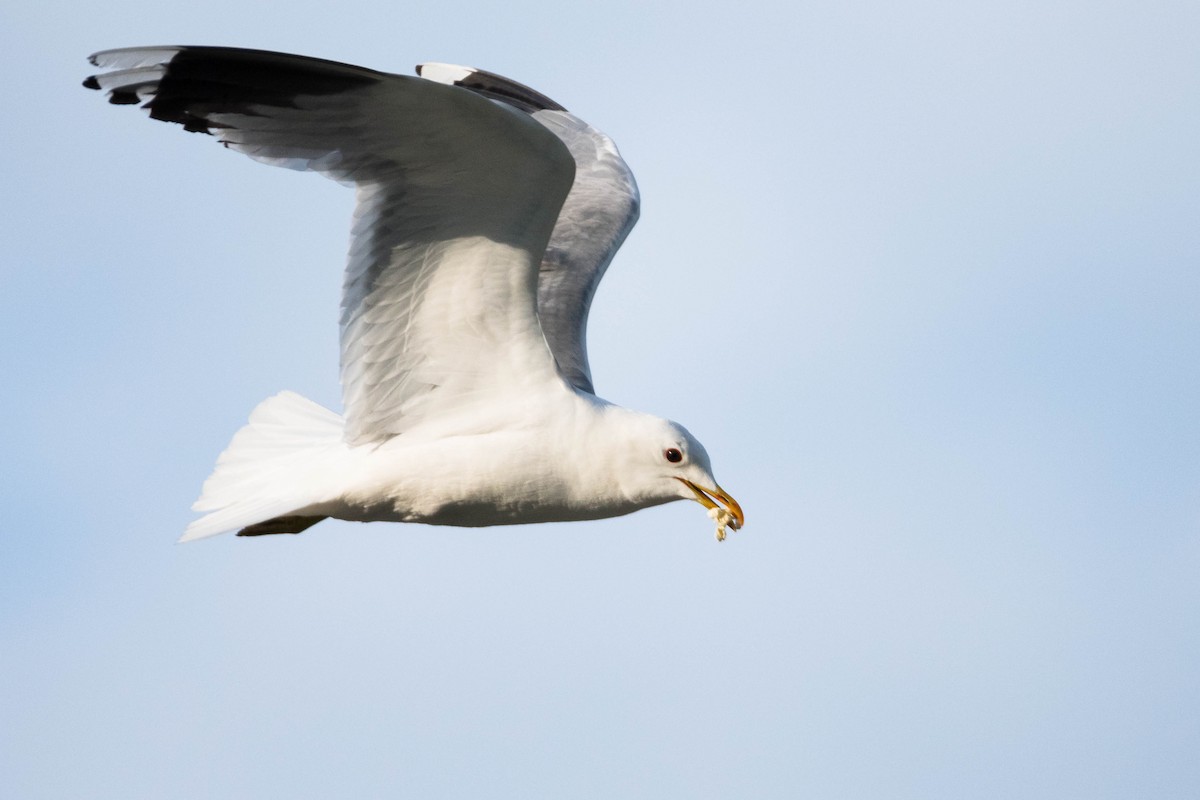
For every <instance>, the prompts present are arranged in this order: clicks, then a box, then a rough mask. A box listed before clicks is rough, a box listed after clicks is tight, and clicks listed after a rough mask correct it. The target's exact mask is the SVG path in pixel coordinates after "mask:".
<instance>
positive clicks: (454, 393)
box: [84, 47, 744, 540]
mask: <svg viewBox="0 0 1200 800" xmlns="http://www.w3.org/2000/svg"><path fill="white" fill-rule="evenodd" d="M92 63H93V64H95V65H96V66H98V67H101V68H102V69H105V70H108V71H106V72H102V73H100V74H98V75H96V76H93V77H91V78H88V79H87V81H85V83H84V85H85V86H88V87H89V88H93V89H102V90H105V91H107V92H108V94H109V99H110V101H111V102H113V103H116V104H140V105H142V107H143V108H145V109H146V110H148V111H149V113H150V115H151V117H153V118H155V119H160V120H164V121H168V122H176V123H179V124H182V125H183V126H184V127H185V128H187V129H188V130H191V131H198V132H203V133H208V134H212V135H213V136H215V137H216V138H217V139H219V140H220V141H221V142H222V143H223V144H225V145H226V146H227V147H229V148H231V149H234V150H237V151H239V152H242V153H245V154H246V155H249V156H250V157H252V158H254V159H257V160H259V161H263V162H266V163H269V164H273V165H277V166H286V167H290V168H293V169H301V170H310V171H314V172H318V173H321V174H323V175H325V176H327V177H330V178H332V179H334V180H337V181H340V182H343V183H347V184H350V185H353V186H354V187H355V190H356V193H357V207H356V210H355V219H354V224H353V228H352V233H351V245H350V254H349V260H348V264H347V268H346V275H345V282H344V286H343V295H342V319H341V329H342V332H341V343H342V368H341V375H342V387H343V405H344V408H345V415H344V417H343V416H339V415H337V414H335V413H333V412H332V411H329V410H327V409H324V408H321V407H320V406H318V405H316V404H315V403H312V402H311V401H308V400H306V399H304V398H302V397H300V396H298V395H296V394H293V393H290V392H284V393H281V394H279V395H276V396H275V397H272V398H269V399H268V400H266V401H264V402H263V403H262V404H260V405H259V407H258V408H257V409H255V411H254V412H253V414H252V415H251V418H250V422H249V424H248V425H247V426H246V427H245V428H243V429H242V430H241V431H240V432H239V433H238V434H237V435H236V436H235V437H234V439H233V441H232V442H231V443H230V445H229V447H228V448H227V449H226V451H225V452H224V453H223V454H222V455H221V457H220V459H219V460H218V462H217V467H216V469H215V471H214V473H213V475H212V476H211V477H210V478H209V479H208V481H206V482H205V485H204V490H203V493H202V496H201V498H200V499H199V500H198V501H197V502H196V504H195V507H194V508H195V510H196V511H200V512H204V516H202V517H201V518H199V519H197V520H196V521H195V522H193V523H192V524H191V525H190V526H188V529H187V532H186V533H185V534H184V536H183V540H191V539H198V538H203V537H206V536H212V535H215V534H218V533H223V532H226V531H232V530H239V531H240V533H241V534H242V535H259V534H266V533H298V532H300V531H302V530H305V529H307V528H308V527H310V526H311V525H313V524H315V523H316V522H319V521H320V520H321V519H324V518H325V517H337V518H340V519H351V520H361V521H371V520H393V521H407V522H425V523H431V524H448V525H471V526H478V525H499V524H510V523H521V522H541V521H555V520H574V519H594V518H600V517H608V516H615V515H619V514H625V513H629V512H631V511H635V510H637V509H639V508H645V507H647V506H651V505H656V504H659V503H664V502H668V501H671V500H677V499H686V498H691V499H696V500H698V501H699V502H701V503H702V504H704V505H705V506H706V507H707V508H709V509H711V510H712V515H713V517H714V519H716V520H717V523H718V536H719V538H723V535H724V528H725V527H726V526H729V527H733V528H735V529H736V528H738V527H740V526H741V524H742V522H743V521H744V517H743V515H742V511H741V509H740V507H738V505H737V503H736V502H735V501H734V500H733V499H732V498H731V497H729V495H727V494H726V493H725V492H724V491H722V490H721V489H720V487H718V486H717V484H716V481H715V480H714V479H713V477H712V472H711V467H710V464H709V458H708V455H707V453H706V452H705V451H704V448H703V447H702V446H701V445H700V443H699V442H697V441H696V440H695V439H694V438H693V437H692V436H691V435H690V434H689V433H688V432H687V431H686V430H684V429H683V428H682V427H681V426H679V425H677V424H675V423H672V422H669V421H667V420H662V419H658V418H656V417H652V416H649V415H645V414H640V413H637V412H633V411H628V410H626V409H622V408H619V407H617V406H614V405H612V404H610V403H607V402H605V401H603V400H601V399H599V398H598V397H596V395H595V394H594V391H593V386H592V379H591V372H590V369H589V366H588V361H587V352H586V344H585V337H586V326H587V312H588V308H589V307H590V304H591V300H592V297H593V295H594V293H595V290H596V286H597V285H598V284H599V281H600V279H601V277H602V276H603V274H604V271H605V269H606V268H607V267H608V264H609V262H610V261H611V260H612V257H613V255H614V254H615V252H616V250H617V249H618V248H619V247H620V245H621V243H622V242H623V241H624V239H625V236H626V235H627V234H628V232H629V230H630V229H631V228H632V227H633V225H634V223H635V222H636V220H637V214H638V192H637V186H636V184H635V183H634V180H633V176H632V174H631V173H630V171H629V169H628V167H627V166H626V164H625V162H624V160H622V159H621V157H620V154H619V153H618V152H617V149H616V146H615V145H614V144H613V143H612V141H611V140H610V139H609V138H608V137H606V136H604V134H602V133H600V132H599V131H597V130H595V129H594V128H592V127H591V126H589V125H587V123H585V122H583V121H582V120H580V119H579V118H578V117H575V116H574V115H572V114H570V113H568V112H567V111H566V110H565V109H563V108H562V107H561V106H559V105H558V104H557V103H555V102H554V101H552V100H550V99H549V98H547V97H545V96H543V95H541V94H539V93H537V92H535V91H533V90H532V89H529V88H528V87H525V86H522V85H521V84H518V83H515V82H514V81H510V80H508V79H506V78H501V77H500V76H497V75H492V74H491V73H487V72H483V71H480V70H474V69H470V68H467V67H454V66H449V65H444V64H426V65H422V66H421V67H419V68H418V72H419V73H420V75H421V76H422V77H418V78H413V77H408V76H402V75H392V74H388V73H382V72H376V71H373V70H367V69H363V68H361V67H354V66H351V65H347V64H339V63H336V62H330V61H323V60H320V59H312V58H304V57H300V56H291V55H284V54H280V53H268V52H262V51H255V50H239V49H233V48H210V47H151V48H129V49H123V50H109V51H104V52H101V53H97V54H96V55H94V56H92Z"/></svg>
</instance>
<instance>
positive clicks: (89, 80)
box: [83, 75, 100, 89]
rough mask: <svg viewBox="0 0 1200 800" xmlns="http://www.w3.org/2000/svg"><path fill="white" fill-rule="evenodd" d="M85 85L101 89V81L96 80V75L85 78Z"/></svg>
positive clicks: (89, 87)
mask: <svg viewBox="0 0 1200 800" xmlns="http://www.w3.org/2000/svg"><path fill="white" fill-rule="evenodd" d="M83 85H84V87H85V88H88V89H99V88H100V81H98V80H96V76H95V75H89V76H88V77H87V78H84V81H83Z"/></svg>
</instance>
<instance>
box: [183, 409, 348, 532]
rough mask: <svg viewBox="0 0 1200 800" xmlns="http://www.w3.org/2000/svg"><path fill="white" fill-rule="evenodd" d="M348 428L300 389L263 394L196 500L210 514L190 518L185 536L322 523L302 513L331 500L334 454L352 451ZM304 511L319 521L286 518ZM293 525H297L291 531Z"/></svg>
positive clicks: (272, 530)
mask: <svg viewBox="0 0 1200 800" xmlns="http://www.w3.org/2000/svg"><path fill="white" fill-rule="evenodd" d="M342 430H343V425H342V418H341V417H340V416H339V415H337V414H335V413H333V412H332V411H330V410H328V409H326V408H323V407H321V406H319V405H317V404H316V403H314V402H312V401H311V400H307V399H305V398H303V397H301V396H300V395H298V394H296V393H294V392H281V393H279V394H277V395H275V396H274V397H270V398H267V399H266V400H264V401H263V402H262V403H260V404H259V405H258V407H257V408H255V409H254V411H253V412H252V413H251V414H250V421H249V423H248V424H247V425H246V426H245V427H244V428H242V429H241V430H240V431H238V432H237V434H236V435H235V436H234V437H233V440H232V441H231V442H230V443H229V446H228V447H227V448H226V449H225V452H223V453H222V454H221V456H220V458H218V459H217V466H216V468H215V469H214V470H213V474H212V475H211V476H210V477H209V478H208V480H206V481H205V482H204V488H203V490H202V491H201V494H200V499H199V500H197V501H196V503H195V504H194V505H193V506H192V509H193V510H195V511H202V512H207V513H205V515H204V516H203V517H200V518H199V519H197V520H195V521H194V522H192V524H190V525H188V527H187V530H186V531H185V532H184V534H183V536H182V537H181V538H180V540H179V541H181V542H190V541H193V540H195V539H203V538H205V537H208V536H216V535H218V534H221V533H226V532H228V531H234V530H239V529H247V534H248V535H255V533H258V532H261V533H274V532H279V533H299V532H300V531H301V530H304V528H307V527H309V526H310V525H315V524H316V522H318V521H320V519H321V517H313V516H312V515H297V514H296V513H295V512H297V511H300V510H301V509H304V508H306V507H308V506H311V505H314V504H317V503H320V502H323V501H327V500H329V499H331V498H330V497H328V496H327V495H328V493H329V491H330V487H329V482H328V480H327V479H324V480H323V478H324V476H327V475H328V474H329V468H330V461H331V460H332V459H334V458H336V456H337V455H339V454H341V453H344V452H346V445H345V443H344V441H343V438H342ZM298 516H304V518H305V519H312V520H313V521H312V522H309V523H308V524H305V525H302V526H300V527H297V526H296V525H292V524H290V523H289V522H286V521H285V520H287V519H289V518H291V519H295V518H297V517H298ZM276 520H278V521H277V522H275V521H276ZM272 522H274V524H273V525H268V523H272ZM288 527H291V528H293V530H284V528H288ZM276 528H278V530H275V529H276ZM250 531H253V532H250Z"/></svg>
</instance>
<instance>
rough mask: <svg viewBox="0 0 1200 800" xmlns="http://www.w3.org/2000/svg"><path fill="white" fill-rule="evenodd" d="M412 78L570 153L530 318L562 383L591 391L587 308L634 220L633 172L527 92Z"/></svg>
mask: <svg viewBox="0 0 1200 800" xmlns="http://www.w3.org/2000/svg"><path fill="white" fill-rule="evenodd" d="M417 72H418V74H419V75H421V77H423V78H428V79H430V80H434V81H438V82H440V83H446V84H450V85H453V86H461V87H462V88H464V89H470V90H471V91H473V92H475V93H477V94H479V95H481V96H483V97H487V98H489V99H491V100H494V101H496V102H498V103H504V104H507V105H510V106H512V107H514V108H519V109H521V110H522V111H525V112H526V113H528V114H530V115H531V116H532V117H533V118H534V119H536V120H537V121H538V122H540V123H541V124H542V125H544V126H545V127H546V128H547V129H548V130H550V131H551V132H552V133H554V135H555V136H557V137H558V138H559V139H561V140H562V142H563V144H565V145H566V146H567V149H568V150H570V151H571V155H572V157H574V159H575V183H574V185H573V186H572V187H571V192H570V194H568V195H567V200H566V202H565V203H564V204H563V207H562V211H560V212H559V215H558V222H557V224H556V225H555V226H554V233H553V235H552V236H551V237H550V245H549V247H547V248H546V254H545V255H544V256H543V258H542V265H541V270H540V273H539V275H538V315H539V317H540V318H541V323H542V330H543V332H544V333H545V335H546V341H547V342H548V343H549V345H550V349H551V350H552V351H553V353H554V358H555V361H556V362H557V363H558V368H559V371H560V372H561V373H562V375H563V377H564V378H566V379H567V380H568V381H569V382H571V383H572V384H574V385H575V386H577V387H578V388H580V389H582V390H583V391H586V392H593V391H594V389H593V386H592V374H591V370H590V368H589V367H588V358H587V318H588V309H589V308H590V307H591V304H592V297H593V296H594V295H595V293H596V287H597V286H598V285H599V284H600V279H601V278H603V277H604V271H605V270H606V269H607V268H608V265H609V262H611V261H612V259H613V256H614V255H616V252H617V249H618V248H620V246H621V243H622V242H624V241H625V237H626V236H627V235H628V234H629V231H630V230H632V229H633V226H634V224H635V223H636V222H637V219H638V209H639V206H640V202H641V201H640V198H639V195H638V189H637V183H635V182H634V179H633V173H632V172H631V171H630V170H629V166H628V165H627V164H626V163H625V160H624V159H622V158H621V154H620V153H619V152H618V151H617V146H616V145H615V144H613V141H612V139H610V138H608V137H607V136H605V135H604V134H603V133H601V132H600V131H598V130H596V129H595V128H593V127H592V126H590V125H588V124H587V123H586V122H584V121H583V120H581V119H579V117H576V116H575V115H574V114H571V113H569V112H568V111H567V110H566V109H565V108H563V107H562V106H560V105H559V104H558V103H555V102H554V101H553V100H551V99H550V98H548V97H546V96H545V95H542V94H539V93H538V92H536V91H534V90H533V89H530V88H529V87H527V86H522V85H521V84H519V83H517V82H516V81H511V80H509V79H507V78H503V77H501V76H499V75H495V74H493V73H490V72H485V71H483V70H477V69H473V68H471V67H458V66H451V65H448V64H421V65H420V66H418V67H417Z"/></svg>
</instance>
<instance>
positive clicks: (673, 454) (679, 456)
mask: <svg viewBox="0 0 1200 800" xmlns="http://www.w3.org/2000/svg"><path fill="white" fill-rule="evenodd" d="M663 458H665V459H666V460H667V461H670V462H671V463H672V464H678V463H679V462H680V461H683V453H681V452H679V448H678V447H668V448H667V449H666V450H663Z"/></svg>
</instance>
